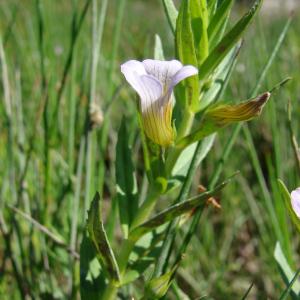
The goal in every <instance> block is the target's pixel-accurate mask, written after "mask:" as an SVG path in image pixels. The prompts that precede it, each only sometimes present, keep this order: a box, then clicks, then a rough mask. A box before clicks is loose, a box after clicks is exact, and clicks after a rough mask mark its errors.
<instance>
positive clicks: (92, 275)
mask: <svg viewBox="0 0 300 300" xmlns="http://www.w3.org/2000/svg"><path fill="white" fill-rule="evenodd" d="M104 288H105V276H104V273H103V272H102V268H101V266H100V263H99V260H98V259H97V253H96V249H95V247H94V245H93V243H92V241H91V240H90V239H89V238H88V237H87V236H86V234H85V235H84V237H83V239H82V242H81V245H80V296H81V299H91V300H97V299H100V298H101V295H102V294H103V289H104Z"/></svg>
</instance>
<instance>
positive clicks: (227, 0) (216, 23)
mask: <svg viewBox="0 0 300 300" xmlns="http://www.w3.org/2000/svg"><path fill="white" fill-rule="evenodd" d="M232 4H233V0H224V1H223V2H222V3H221V5H220V6H219V7H218V9H217V11H216V13H215V14H214V15H213V17H212V19H211V20H210V22H209V26H208V29H207V32H208V34H207V35H208V38H209V45H210V46H213V45H214V44H215V41H216V40H219V39H220V37H221V35H222V33H223V30H224V27H225V26H224V25H225V24H226V21H227V19H228V17H229V13H230V10H231V7H232Z"/></svg>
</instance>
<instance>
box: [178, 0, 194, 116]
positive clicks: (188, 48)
mask: <svg viewBox="0 0 300 300" xmlns="http://www.w3.org/2000/svg"><path fill="white" fill-rule="evenodd" d="M191 22H192V17H191V12H190V0H183V1H182V2H181V5H180V10H179V14H178V18H177V23H176V38H175V42H176V50H177V56H178V58H179V60H180V61H181V62H182V63H183V64H188V65H193V66H198V61H197V56H196V50H195V41H194V36H193V31H192V24H191ZM185 87H186V88H185V96H184V97H185V99H184V100H183V101H184V105H185V106H186V107H190V108H191V109H192V110H197V107H198V102H199V101H198V97H199V80H198V77H196V76H193V77H189V78H187V79H186V80H185Z"/></svg>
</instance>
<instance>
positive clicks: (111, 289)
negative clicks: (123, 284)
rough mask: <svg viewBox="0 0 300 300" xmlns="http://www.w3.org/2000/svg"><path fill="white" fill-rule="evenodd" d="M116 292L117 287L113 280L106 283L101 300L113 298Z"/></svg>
mask: <svg viewBox="0 0 300 300" xmlns="http://www.w3.org/2000/svg"><path fill="white" fill-rule="evenodd" d="M117 292H118V287H117V286H116V285H115V283H114V282H110V283H109V284H108V285H107V287H106V289H105V292H104V294H103V296H102V298H101V300H115V299H116V295H117Z"/></svg>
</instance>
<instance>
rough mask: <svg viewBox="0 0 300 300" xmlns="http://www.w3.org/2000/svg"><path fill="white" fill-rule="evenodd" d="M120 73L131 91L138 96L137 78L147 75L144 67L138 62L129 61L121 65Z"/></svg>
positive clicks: (139, 90)
mask: <svg viewBox="0 0 300 300" xmlns="http://www.w3.org/2000/svg"><path fill="white" fill-rule="evenodd" d="M121 72H122V73H123V74H124V76H125V78H126V80H127V81H128V83H129V84H130V85H131V86H132V87H133V89H134V90H135V91H136V92H137V93H138V94H140V92H141V89H140V84H139V82H140V80H139V77H140V76H142V75H146V74H147V73H146V71H145V68H144V65H143V64H142V63H141V62H140V61H137V60H129V61H127V62H125V63H124V64H122V65H121Z"/></svg>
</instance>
